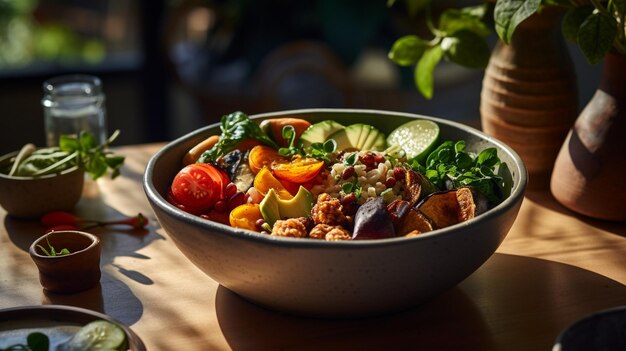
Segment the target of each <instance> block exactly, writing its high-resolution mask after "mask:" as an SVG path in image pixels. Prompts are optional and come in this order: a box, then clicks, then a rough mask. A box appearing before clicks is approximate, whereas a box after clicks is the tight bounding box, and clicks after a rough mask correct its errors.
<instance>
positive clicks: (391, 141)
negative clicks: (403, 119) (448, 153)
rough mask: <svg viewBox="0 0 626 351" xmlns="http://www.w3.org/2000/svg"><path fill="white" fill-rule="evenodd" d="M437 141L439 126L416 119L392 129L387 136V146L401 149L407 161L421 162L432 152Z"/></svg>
mask: <svg viewBox="0 0 626 351" xmlns="http://www.w3.org/2000/svg"><path fill="white" fill-rule="evenodd" d="M437 140H439V126H438V125H437V123H435V122H433V121H429V120H426V119H416V120H414V121H411V122H407V123H405V124H403V125H401V126H399V127H398V128H396V129H394V130H393V131H392V132H391V133H389V136H387V144H388V145H389V146H392V145H398V146H400V147H402V149H403V150H404V152H405V153H406V157H407V158H408V159H412V158H417V159H418V160H420V161H421V160H422V159H424V158H426V156H428V154H429V153H430V152H431V151H432V150H433V148H434V147H435V144H436V143H437Z"/></svg>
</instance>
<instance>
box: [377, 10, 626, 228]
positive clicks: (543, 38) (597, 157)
mask: <svg viewBox="0 0 626 351" xmlns="http://www.w3.org/2000/svg"><path fill="white" fill-rule="evenodd" d="M392 3H393V1H392ZM487 3H495V8H494V11H493V20H494V27H495V30H496V32H497V33H498V35H499V37H500V38H501V42H499V43H498V44H497V45H496V48H495V49H494V50H493V51H492V53H491V59H490V60H489V65H488V67H487V71H486V74H485V78H484V81H483V91H482V93H481V119H482V126H483V130H484V131H485V132H487V133H488V134H492V135H494V136H496V137H497V138H499V139H501V140H503V141H504V142H506V143H507V144H510V145H511V146H512V147H513V148H515V149H516V150H517V151H518V153H520V156H521V157H522V159H523V160H524V161H525V163H526V166H527V168H528V170H529V175H530V182H529V188H543V187H544V186H545V187H547V186H548V185H550V187H551V189H552V193H553V194H554V195H555V197H556V198H557V199H558V200H559V201H560V202H561V203H563V204H564V205H565V206H567V207H569V208H571V209H573V210H575V211H577V212H580V213H584V214H587V215H590V216H592V217H596V218H605V219H626V212H623V211H622V213H616V212H619V210H618V206H615V203H621V201H623V200H625V195H624V194H623V193H624V190H622V189H620V188H619V184H620V182H619V181H618V179H616V178H615V177H616V176H609V175H602V176H600V175H598V174H604V173H614V174H623V171H624V166H623V165H622V164H621V162H617V163H616V162H615V160H616V159H619V157H617V158H616V156H615V152H617V150H623V149H624V145H623V140H626V138H623V137H621V135H620V134H619V133H618V134H617V135H615V134H616V132H614V131H613V130H617V131H621V130H624V128H623V127H621V126H622V124H623V123H624V122H622V120H623V118H622V117H620V116H621V114H623V112H621V110H622V109H623V107H621V103H620V101H623V97H621V94H620V92H623V91H626V89H624V88H623V86H622V85H621V82H623V81H624V79H621V77H623V73H622V72H621V71H620V70H619V68H620V67H623V66H624V65H625V64H624V62H621V58H623V57H624V54H625V53H626V39H625V36H626V35H625V30H624V23H625V20H624V19H625V16H626V2H625V1H616V0H608V1H607V0H525V1H522V0H498V1H487ZM485 13H486V12H485V11H484V10H481V7H473V8H472V7H470V8H463V9H449V10H446V11H444V12H443V13H442V15H441V17H440V19H439V22H438V26H434V25H433V24H432V21H431V20H429V27H430V28H431V32H432V33H433V38H432V39H430V40H423V39H420V38H416V37H415V36H408V37H403V38H400V39H399V40H398V41H397V42H396V43H395V44H394V46H393V47H392V49H391V51H390V54H389V56H390V58H391V59H393V60H394V61H395V62H397V63H398V64H401V65H415V67H416V70H415V80H416V85H417V86H418V88H419V90H420V91H421V92H422V94H424V95H425V96H426V97H432V82H433V75H432V70H433V69H434V67H435V66H436V64H437V63H438V62H439V61H440V60H441V59H442V58H447V59H448V60H450V61H452V62H457V63H461V64H463V60H459V58H464V57H466V56H472V57H473V60H475V61H474V62H484V57H485V49H484V45H483V44H481V43H480V42H479V40H478V39H480V36H483V37H484V35H485V34H484V32H485V26H484V25H483V24H481V22H483V23H484V22H485ZM561 17H562V21H559V19H560V18H561ZM559 28H561V29H562V34H563V35H560V34H559V33H558V30H559ZM455 31H464V32H465V33H467V32H468V31H469V32H472V33H473V34H471V35H469V36H468V35H466V34H464V35H455ZM466 38H470V39H466ZM564 39H567V40H570V41H573V42H574V43H576V44H577V45H578V47H579V48H580V49H581V50H582V53H583V54H584V56H585V57H586V59H587V60H588V61H589V62H590V63H591V64H595V63H598V62H600V61H602V60H604V61H605V72H604V74H603V82H602V84H601V87H600V89H599V91H598V93H597V94H596V96H594V98H593V99H592V101H591V102H590V103H589V105H588V106H587V108H585V109H584V111H583V113H582V114H581V115H580V117H579V116H578V106H577V100H578V98H577V92H576V80H575V74H574V69H573V65H572V63H571V60H570V58H569V54H568V52H567V50H566V48H565V46H564ZM463 42H464V44H463ZM461 53H464V54H463V55H461ZM467 62H472V61H471V60H468V61H467ZM465 65H466V66H469V67H471V65H467V64H465ZM476 66H477V67H479V66H480V65H476ZM607 106H609V107H607ZM603 107H604V108H603ZM598 114H599V115H600V116H599V117H595V116H596V115H598ZM577 117H578V120H576V118H577ZM575 120H576V122H575V123H574V121H575ZM572 125H574V128H572V130H571V131H570V128H571V126H572ZM568 133H569V135H568ZM594 136H600V137H599V138H597V137H594ZM566 137H567V139H566V140H565V138H566ZM605 139H606V140H605ZM563 140H565V143H563ZM609 145H611V146H609ZM559 150H560V151H559ZM608 150H614V151H613V152H610V151H608ZM572 153H573V154H572ZM557 155H558V158H557ZM555 161H556V163H555ZM608 163H611V164H613V165H614V167H612V168H613V169H614V172H612V171H607V170H605V168H607V167H600V166H599V164H608ZM600 169H602V170H600ZM553 171H554V172H553ZM552 172H553V173H554V174H551V173H552ZM592 182H593V183H595V184H598V185H592V184H591V183H592ZM607 183H610V184H615V185H614V186H610V187H605V186H602V185H601V184H607ZM608 194H618V195H619V196H608ZM608 198H611V199H613V200H615V202H612V201H608V202H607V199H608ZM596 204H604V206H600V205H596ZM608 207H610V208H611V209H608Z"/></svg>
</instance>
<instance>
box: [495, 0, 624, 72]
mask: <svg viewBox="0 0 626 351" xmlns="http://www.w3.org/2000/svg"><path fill="white" fill-rule="evenodd" d="M545 6H560V7H564V8H567V9H568V12H567V13H566V14H565V16H564V18H563V22H562V29H563V35H564V37H565V38H566V39H567V40H569V41H572V42H575V43H576V44H578V47H579V48H580V49H581V51H582V52H583V54H584V56H585V58H586V59H587V61H588V62H589V63H591V64H595V63H598V62H600V61H601V60H602V59H603V58H604V56H605V55H606V54H607V53H608V52H609V51H610V50H611V49H615V50H616V51H617V52H619V53H621V54H623V55H626V33H625V31H624V21H625V19H626V1H625V0H611V1H600V0H591V1H587V2H585V1H566V0H498V2H497V3H496V6H495V9H494V19H495V24H496V32H497V33H498V35H499V36H500V39H502V40H503V41H504V42H505V43H509V42H510V41H511V38H512V36H513V33H514V32H515V28H516V27H517V26H518V25H519V24H520V23H521V22H523V21H524V20H525V19H526V18H528V17H530V16H531V15H533V14H535V13H538V12H540V11H541V9H542V8H543V7H545Z"/></svg>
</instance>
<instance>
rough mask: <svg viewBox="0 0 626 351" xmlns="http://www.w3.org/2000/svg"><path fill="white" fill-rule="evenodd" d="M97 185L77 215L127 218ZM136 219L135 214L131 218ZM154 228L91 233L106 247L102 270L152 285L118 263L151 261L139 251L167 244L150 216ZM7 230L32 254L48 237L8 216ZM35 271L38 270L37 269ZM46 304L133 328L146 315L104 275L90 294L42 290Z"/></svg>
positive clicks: (120, 284)
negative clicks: (121, 260)
mask: <svg viewBox="0 0 626 351" xmlns="http://www.w3.org/2000/svg"><path fill="white" fill-rule="evenodd" d="M98 191H99V190H98V187H97V186H95V183H92V184H91V186H86V188H85V190H84V192H83V198H81V200H80V202H79V203H78V205H77V206H76V208H75V209H74V211H73V213H75V214H76V215H78V216H81V217H83V218H89V219H94V220H114V219H120V218H124V217H126V215H125V214H122V213H120V212H119V211H117V210H116V209H114V208H112V207H110V206H108V205H107V204H105V203H104V202H103V201H102V198H101V196H99V193H98ZM129 215H134V214H129ZM150 216H151V217H150V218H148V220H149V222H150V224H149V225H148V227H147V229H140V230H137V229H131V228H128V227H122V226H107V227H100V228H94V229H91V230H88V232H90V233H92V234H94V235H96V236H98V237H99V238H100V240H101V245H102V256H101V259H100V267H102V268H104V267H106V266H111V267H114V268H115V269H117V271H118V272H119V273H121V274H123V275H124V276H126V277H128V278H129V279H131V280H134V281H135V282H137V283H139V284H143V285H152V284H153V281H152V279H151V278H150V277H148V276H146V275H144V274H142V273H141V272H138V271H136V270H132V269H127V268H125V267H124V266H123V265H121V264H119V263H116V262H115V260H116V258H118V257H132V258H135V259H140V260H149V259H151V258H150V257H148V256H145V255H143V254H141V253H139V251H140V250H141V249H142V248H144V247H146V246H148V245H150V243H152V242H153V241H155V240H165V239H164V237H163V236H162V235H160V234H158V233H157V232H156V230H157V229H159V228H158V222H157V220H156V218H154V217H152V214H151V213H150ZM4 226H5V228H6V231H7V233H8V236H9V239H10V240H11V242H13V244H15V245H16V246H17V247H18V248H20V249H21V250H23V251H25V252H28V250H29V247H30V245H31V244H32V242H33V241H35V239H37V238H39V237H40V236H41V235H43V234H44V232H45V231H46V228H45V227H43V226H42V225H41V224H40V223H39V222H38V221H37V220H21V219H15V218H12V217H10V216H5V218H4ZM33 269H36V268H35V266H34V265H33ZM42 304H62V305H72V306H77V307H83V308H87V309H90V310H94V311H98V312H102V313H106V314H108V315H110V316H111V317H113V318H115V319H117V320H119V321H120V322H122V323H125V324H133V323H135V322H137V321H138V320H139V318H140V317H141V315H142V314H143V305H142V303H141V301H140V300H139V299H138V298H137V297H136V296H135V295H134V294H133V292H132V291H131V289H130V288H129V287H128V286H127V285H126V284H125V283H123V282H122V281H120V280H119V279H117V278H115V277H114V276H112V275H110V274H107V273H106V272H105V270H103V271H102V278H101V280H100V284H99V285H98V286H97V287H95V288H93V289H90V290H87V291H84V292H81V293H77V294H71V295H62V294H53V293H48V292H46V291H43V290H42Z"/></svg>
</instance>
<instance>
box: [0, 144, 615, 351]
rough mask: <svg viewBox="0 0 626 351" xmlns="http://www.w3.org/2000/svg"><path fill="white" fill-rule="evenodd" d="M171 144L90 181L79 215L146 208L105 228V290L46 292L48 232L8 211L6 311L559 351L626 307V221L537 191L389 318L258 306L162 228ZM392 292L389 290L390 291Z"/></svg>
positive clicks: (220, 336)
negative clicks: (491, 250) (500, 233)
mask: <svg viewBox="0 0 626 351" xmlns="http://www.w3.org/2000/svg"><path fill="white" fill-rule="evenodd" d="M161 146H162V144H152V145H139V146H129V147H123V148H119V149H117V151H118V152H119V153H120V154H123V155H126V156H127V161H126V164H125V166H124V169H123V172H122V176H121V177H119V178H117V179H115V180H113V181H111V180H109V179H100V180H98V181H97V182H92V181H89V182H87V184H86V186H85V190H84V196H83V198H82V199H81V201H80V202H79V204H78V206H77V208H76V209H75V212H76V213H77V214H79V215H81V216H83V217H86V218H92V219H99V220H106V219H116V218H119V217H121V216H122V215H128V216H132V215H135V214H137V213H139V212H141V213H143V214H146V215H147V216H148V217H149V219H150V221H151V223H150V225H149V228H148V230H146V231H143V232H133V231H127V230H125V229H122V228H107V229H100V230H93V231H92V232H93V233H94V234H97V235H98V236H100V237H101V239H102V241H103V257H102V261H101V267H102V279H101V283H100V286H98V287H96V288H94V289H91V290H88V291H86V292H83V293H78V294H73V295H55V294H49V293H46V292H44V291H43V290H42V288H41V285H40V284H39V280H38V273H37V268H36V267H35V264H34V263H33V262H32V261H31V259H30V257H29V255H28V247H29V246H30V244H31V242H32V241H33V240H34V239H35V238H36V237H37V236H38V235H40V234H42V232H43V231H44V228H43V227H42V226H41V225H40V224H39V223H37V222H36V221H23V220H16V219H13V218H11V217H8V216H6V213H5V212H4V210H2V209H0V219H2V222H3V225H2V227H1V228H0V308H9V307H17V306H26V305H41V304H63V305H73V306H79V307H85V308H89V309H92V310H96V311H100V312H104V313H106V314H107V315H109V316H111V317H113V318H115V319H117V320H119V321H121V322H123V323H124V324H126V325H128V326H130V327H131V328H132V329H133V330H134V331H135V332H136V333H137V334H138V335H139V336H140V337H141V339H142V340H143V341H144V343H145V344H146V346H147V348H148V350H213V349H215V350H228V349H233V350H292V349H293V350H335V349H337V350H357V349H358V350H364V349H375V350H382V349H385V350H388V349H418V348H419V349H424V350H432V349H439V350H507V351H508V350H550V349H551V347H552V344H553V342H554V340H555V338H556V337H557V336H558V334H559V332H560V331H561V330H562V329H563V328H565V327H567V326H568V325H569V324H571V323H573V322H574V321H575V320H577V319H579V318H581V317H583V316H585V315H587V314H590V313H592V312H595V311H598V310H602V309H607V308H611V307H616V306H620V305H626V286H625V284H626V269H625V268H626V240H625V237H626V223H610V222H601V221H596V220H591V219H587V218H583V217H581V216H577V215H575V214H573V213H571V212H569V211H568V210H566V209H564V208H563V207H561V206H560V205H559V204H558V203H556V202H555V201H554V200H553V199H552V197H551V196H550V194H549V192H548V191H536V190H533V191H528V192H527V196H526V198H525V199H524V203H523V205H522V208H521V211H520V213H519V216H518V218H517V220H516V222H515V224H514V225H513V228H512V229H511V231H510V232H509V234H508V236H507V238H506V239H505V240H504V242H503V243H502V245H501V246H500V248H499V249H498V251H497V252H496V253H495V254H494V255H493V256H492V257H491V258H490V259H489V260H488V261H487V262H486V263H485V264H484V265H483V266H482V267H481V268H479V269H478V270H477V271H476V272H475V273H474V274H472V275H471V276H470V277H469V278H467V279H466V280H465V281H463V282H462V283H461V284H460V285H459V286H458V287H456V288H454V289H452V290H450V291H448V292H446V293H444V294H442V295H441V296H439V297H437V298H435V299H434V300H432V301H430V302H429V303H426V304H424V305H422V306H420V307H418V308H414V309H411V310H407V311H405V312H401V313H396V314H393V315H387V316H382V317H378V318H368V319H353V320H320V319H307V318H300V317H294V316H289V315H285V314H281V313H278V312H274V311H270V310H266V309H264V308H261V307H258V306H256V305H254V304H252V303H249V302H247V301H246V300H244V299H242V298H240V297H239V296H237V295H235V294H233V293H232V292H230V291H229V290H227V289H225V288H223V287H221V286H219V285H218V284H217V283H216V282H214V281H213V280H211V279H210V278H209V277H207V276H206V275H204V274H203V273H202V272H201V271H200V270H199V269H197V268H196V267H195V266H193V265H192V264H191V263H190V262H189V261H188V260H187V259H186V258H185V257H184V256H183V255H182V254H181V253H180V252H179V251H178V249H177V248H176V247H175V245H174V244H173V242H172V241H171V240H170V238H169V237H168V235H167V233H165V232H164V230H163V229H162V228H161V227H160V226H159V223H158V222H157V221H156V218H155V217H154V214H153V212H152V210H151V208H150V206H149V204H148V200H147V199H146V197H145V195H144V192H143V188H142V186H141V179H142V175H143V171H144V168H145V165H146V163H147V161H148V159H149V158H150V156H151V155H153V154H154V153H155V152H156V151H157V150H158V149H159V148H160V147H161ZM381 298H384V297H381Z"/></svg>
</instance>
